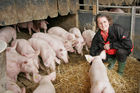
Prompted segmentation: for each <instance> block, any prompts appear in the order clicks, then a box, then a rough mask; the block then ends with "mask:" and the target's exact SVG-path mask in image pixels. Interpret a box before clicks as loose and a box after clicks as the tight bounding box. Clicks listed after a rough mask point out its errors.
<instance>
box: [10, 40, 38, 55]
mask: <svg viewBox="0 0 140 93" xmlns="http://www.w3.org/2000/svg"><path fill="white" fill-rule="evenodd" d="M11 47H16V50H17V52H18V53H20V54H21V55H23V56H26V57H32V56H33V55H35V54H36V55H39V51H37V52H36V51H35V50H34V49H33V48H32V46H31V44H30V43H29V41H28V40H26V39H16V40H14V41H13V42H12V43H11Z"/></svg>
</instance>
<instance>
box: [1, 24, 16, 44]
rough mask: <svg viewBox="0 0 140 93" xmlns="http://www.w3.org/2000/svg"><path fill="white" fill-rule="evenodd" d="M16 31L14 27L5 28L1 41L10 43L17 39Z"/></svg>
mask: <svg viewBox="0 0 140 93" xmlns="http://www.w3.org/2000/svg"><path fill="white" fill-rule="evenodd" d="M16 37H17V36H16V30H15V29H14V28H13V27H9V26H8V27H4V28H1V29H0V40H3V41H5V42H6V43H9V42H10V41H11V40H12V39H14V40H15V39H16Z"/></svg>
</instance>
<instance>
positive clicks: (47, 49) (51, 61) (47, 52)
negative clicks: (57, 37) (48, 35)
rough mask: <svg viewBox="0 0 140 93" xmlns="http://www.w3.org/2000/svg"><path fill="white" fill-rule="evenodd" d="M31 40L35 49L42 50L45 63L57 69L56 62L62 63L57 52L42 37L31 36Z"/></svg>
mask: <svg viewBox="0 0 140 93" xmlns="http://www.w3.org/2000/svg"><path fill="white" fill-rule="evenodd" d="M29 42H30V44H31V45H32V47H33V48H34V49H35V50H37V51H40V56H41V58H42V60H43V62H44V65H45V66H46V67H50V68H51V69H52V70H53V71H55V62H57V63H58V64H60V60H59V59H58V58H57V57H56V53H55V51H54V50H53V49H52V48H51V46H50V45H49V44H48V43H47V42H46V41H45V40H43V39H41V38H30V39H29Z"/></svg>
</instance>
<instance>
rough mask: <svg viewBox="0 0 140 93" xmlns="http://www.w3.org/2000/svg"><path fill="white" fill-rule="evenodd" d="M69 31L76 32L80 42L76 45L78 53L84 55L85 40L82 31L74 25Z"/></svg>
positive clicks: (77, 39)
mask: <svg viewBox="0 0 140 93" xmlns="http://www.w3.org/2000/svg"><path fill="white" fill-rule="evenodd" d="M69 32H70V33H72V34H74V35H75V37H76V41H77V42H78V43H77V44H76V45H75V49H76V50H77V52H78V54H81V55H83V46H84V45H85V41H84V39H83V37H82V34H81V31H80V30H79V29H78V28H77V27H73V28H71V29H70V30H69Z"/></svg>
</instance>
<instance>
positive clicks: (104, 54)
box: [100, 50, 106, 60]
mask: <svg viewBox="0 0 140 93" xmlns="http://www.w3.org/2000/svg"><path fill="white" fill-rule="evenodd" d="M100 57H101V59H104V60H105V59H106V52H105V50H103V51H102V52H101V53H100Z"/></svg>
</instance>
